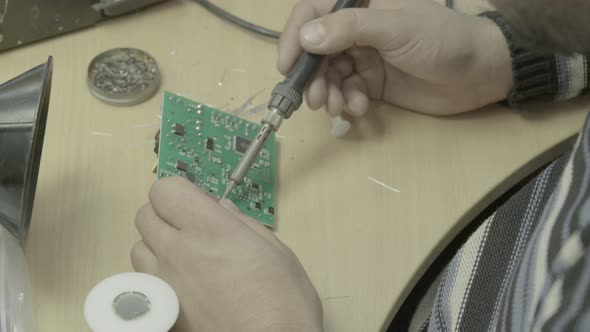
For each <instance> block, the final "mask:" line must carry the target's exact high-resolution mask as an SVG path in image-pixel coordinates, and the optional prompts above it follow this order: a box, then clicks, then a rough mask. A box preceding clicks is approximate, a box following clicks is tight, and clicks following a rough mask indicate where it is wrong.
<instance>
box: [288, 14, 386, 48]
mask: <svg viewBox="0 0 590 332" xmlns="http://www.w3.org/2000/svg"><path fill="white" fill-rule="evenodd" d="M391 16H392V15H391V13H390V12H388V11H384V10H377V9H368V8H354V9H342V10H339V11H337V12H335V13H332V14H329V15H327V16H324V17H321V18H318V19H316V20H313V21H310V22H308V23H306V24H305V25H304V26H303V27H301V30H300V32H299V39H300V42H301V46H303V48H304V49H305V50H306V51H308V52H310V53H315V54H333V53H338V52H342V51H344V50H346V49H349V48H351V47H353V46H371V47H374V48H376V49H377V50H386V49H388V48H391V46H392V45H391V44H392V35H393V33H395V31H392V28H393V27H392V20H393V19H394V18H393V17H391Z"/></svg>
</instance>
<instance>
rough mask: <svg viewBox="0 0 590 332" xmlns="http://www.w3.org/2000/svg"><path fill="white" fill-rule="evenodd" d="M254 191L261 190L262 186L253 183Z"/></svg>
mask: <svg viewBox="0 0 590 332" xmlns="http://www.w3.org/2000/svg"><path fill="white" fill-rule="evenodd" d="M252 189H254V190H259V189H260V185H259V184H258V183H256V182H252Z"/></svg>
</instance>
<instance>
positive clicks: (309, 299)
mask: <svg viewBox="0 0 590 332" xmlns="http://www.w3.org/2000/svg"><path fill="white" fill-rule="evenodd" d="M135 222H136V225H137V229H138V230H139V233H140V234H141V237H142V241H139V242H138V243H137V244H136V245H135V246H134V247H133V249H132V251H131V259H132V263H133V267H134V268H135V270H136V271H138V272H144V273H149V274H152V275H155V276H158V277H160V278H161V279H163V280H165V281H167V282H168V283H169V284H170V285H171V286H172V287H173V288H174V290H175V291H176V293H177V295H178V298H179V300H180V307H181V308H180V309H181V313H180V317H179V320H178V322H177V324H176V326H175V329H176V330H178V331H185V332H188V331H322V330H323V327H322V324H323V321H322V320H323V313H322V305H321V302H320V300H319V297H318V295H317V293H316V291H315V289H314V287H313V285H312V284H311V281H310V280H309V278H308V276H307V274H306V273H305V271H304V270H303V267H302V266H301V264H300V263H299V260H298V259H297V257H296V256H295V255H294V254H293V253H292V252H291V250H289V248H287V247H286V246H285V245H284V244H282V243H281V242H280V241H279V240H278V238H277V237H275V235H274V234H273V233H272V232H270V231H269V230H268V229H266V227H264V226H263V225H262V224H260V223H258V222H257V221H256V220H254V219H252V218H249V217H246V216H244V215H243V214H242V213H241V212H240V211H239V209H238V208H237V207H235V205H233V204H232V203H231V202H229V201H222V203H221V204H220V203H218V202H217V201H216V200H215V199H214V198H212V197H211V196H209V195H208V194H207V193H205V192H204V191H202V190H200V189H199V188H197V187H196V186H195V185H194V184H192V183H190V182H188V181H186V180H184V179H182V178H165V179H162V180H160V181H158V182H156V183H155V184H154V185H153V187H152V189H151V191H150V203H148V204H146V205H145V206H144V207H142V208H141V209H140V210H139V212H138V213H137V216H136V220H135Z"/></svg>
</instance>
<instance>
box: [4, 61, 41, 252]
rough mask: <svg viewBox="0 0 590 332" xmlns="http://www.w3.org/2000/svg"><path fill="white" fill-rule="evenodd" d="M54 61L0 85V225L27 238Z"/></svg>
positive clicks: (23, 238)
mask: <svg viewBox="0 0 590 332" xmlns="http://www.w3.org/2000/svg"><path fill="white" fill-rule="evenodd" d="M52 63H53V61H52V58H51V57H50V58H49V59H48V60H47V63H45V64H42V65H40V66H37V67H35V68H33V69H31V70H29V71H27V72H25V73H24V74H22V75H20V76H18V77H16V78H14V79H12V80H10V81H8V82H6V83H4V84H2V85H0V224H1V225H2V226H4V227H5V228H6V229H7V230H8V231H10V232H11V233H12V234H14V235H15V236H16V237H17V238H18V240H19V242H20V243H21V244H22V243H23V242H24V241H25V239H26V236H27V232H28V230H29V224H30V222H31V215H32V212H33V202H34V199H35V189H36V186H37V176H38V173H39V163H40V161H41V151H42V148H43V138H44V136H45V124H46V122H47V112H48V107H49V94H50V90H51V74H52V68H53V65H52Z"/></svg>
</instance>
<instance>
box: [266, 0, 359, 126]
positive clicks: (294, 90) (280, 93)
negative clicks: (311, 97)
mask: <svg viewBox="0 0 590 332" xmlns="http://www.w3.org/2000/svg"><path fill="white" fill-rule="evenodd" d="M358 3H359V1H358V0H338V1H337V2H336V4H335V5H334V8H332V12H335V11H337V10H340V9H345V8H353V7H356V6H357V5H358ZM323 58H324V56H322V55H316V54H310V53H308V52H303V53H302V54H301V55H300V56H299V59H298V60H297V62H296V63H295V65H294V66H293V68H292V69H291V71H290V72H289V75H287V78H286V79H285V80H284V81H283V82H281V83H279V84H278V85H277V86H276V87H275V88H274V90H273V92H272V96H271V99H270V101H269V103H268V107H269V108H272V109H276V110H278V111H280V112H281V113H282V114H283V116H284V118H285V119H288V118H289V117H291V115H292V114H293V112H295V111H296V110H297V109H299V107H300V106H301V103H302V102H303V90H304V89H305V86H306V85H307V83H308V82H309V81H310V80H311V78H312V77H313V75H314V74H315V72H316V71H317V69H318V67H319V65H320V63H321V62H322V59H323Z"/></svg>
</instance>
